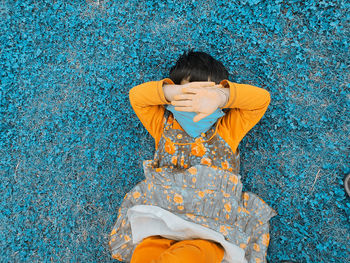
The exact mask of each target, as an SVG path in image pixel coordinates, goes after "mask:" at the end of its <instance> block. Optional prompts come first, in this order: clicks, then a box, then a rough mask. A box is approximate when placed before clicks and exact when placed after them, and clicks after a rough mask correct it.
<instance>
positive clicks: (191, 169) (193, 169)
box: [188, 166, 197, 175]
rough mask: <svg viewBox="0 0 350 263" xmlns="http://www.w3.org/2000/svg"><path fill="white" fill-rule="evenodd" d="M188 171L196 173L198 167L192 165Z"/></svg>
mask: <svg viewBox="0 0 350 263" xmlns="http://www.w3.org/2000/svg"><path fill="white" fill-rule="evenodd" d="M188 171H189V172H190V174H192V175H195V174H197V168H196V167H193V166H192V167H191V168H189V169H188Z"/></svg>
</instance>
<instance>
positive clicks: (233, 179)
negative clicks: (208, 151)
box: [229, 174, 238, 184]
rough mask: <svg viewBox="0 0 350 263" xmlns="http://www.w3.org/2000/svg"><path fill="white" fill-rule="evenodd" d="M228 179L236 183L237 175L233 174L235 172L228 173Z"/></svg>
mask: <svg viewBox="0 0 350 263" xmlns="http://www.w3.org/2000/svg"><path fill="white" fill-rule="evenodd" d="M229 180H230V181H231V182H232V183H234V184H237V183H238V177H237V175H235V174H233V175H230V177H229Z"/></svg>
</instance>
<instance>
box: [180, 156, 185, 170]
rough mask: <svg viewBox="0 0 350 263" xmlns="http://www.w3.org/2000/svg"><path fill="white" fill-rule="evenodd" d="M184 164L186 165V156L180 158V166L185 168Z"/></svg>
mask: <svg viewBox="0 0 350 263" xmlns="http://www.w3.org/2000/svg"><path fill="white" fill-rule="evenodd" d="M184 163H185V156H183V155H182V156H181V158H180V165H181V166H182V167H183V166H184Z"/></svg>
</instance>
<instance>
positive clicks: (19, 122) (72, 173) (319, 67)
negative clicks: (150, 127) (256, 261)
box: [0, 0, 350, 263]
mask: <svg viewBox="0 0 350 263" xmlns="http://www.w3.org/2000/svg"><path fill="white" fill-rule="evenodd" d="M47 2H48V1H47ZM50 2H51V1H50ZM52 2H55V3H54V4H51V3H45V1H37V0H36V1H34V0H33V1H26V2H24V1H16V2H15V1H6V0H5V1H2V2H1V4H0V15H1V17H0V18H1V19H0V30H1V36H0V43H1V46H0V67H1V68H0V69H1V71H0V77H1V79H0V84H1V91H0V92H1V93H0V114H1V115H0V117H1V124H0V125H1V126H0V131H1V141H0V143H1V144H0V153H1V158H0V165H1V169H0V172H1V174H0V180H1V192H0V194H1V207H0V209H1V215H0V218H1V221H0V226H1V239H0V240H1V241H0V242H1V244H0V247H1V251H0V252H1V256H0V257H1V258H0V261H1V262H22V261H23V262H51V261H53V262H112V261H113V260H112V259H111V257H110V254H109V251H108V244H107V241H108V234H109V233H110V231H111V228H112V226H113V224H114V222H115V220H116V218H117V214H116V212H117V209H118V206H119V205H120V203H121V200H122V198H123V197H124V195H125V193H127V192H128V191H129V190H130V189H131V188H132V187H133V186H134V185H135V184H136V183H137V182H139V181H141V180H142V179H143V172H142V169H141V164H142V160H144V159H148V158H152V154H153V148H154V145H153V140H152V138H151V137H150V135H149V134H148V133H147V132H146V130H145V129H144V128H143V126H142V125H141V123H140V122H139V121H138V119H137V118H136V116H135V114H134V113H133V111H132V108H131V106H130V104H129V101H128V91H129V90H130V89H131V88H132V87H133V86H135V85H137V84H140V83H142V82H145V81H150V80H159V79H162V78H163V77H167V73H168V70H169V68H170V66H172V65H173V64H174V62H175V60H176V59H177V57H178V56H179V55H180V54H182V52H183V51H184V50H186V49H188V48H195V50H198V51H206V52H208V53H210V54H212V55H213V56H214V57H215V58H217V59H219V60H221V61H222V62H223V63H224V65H225V66H226V67H227V68H228V69H229V70H230V72H231V73H232V77H231V80H233V81H236V82H241V83H248V84H253V85H256V86H260V87H263V88H266V89H267V90H269V91H270V93H271V97H272V102H271V105H270V107H269V109H268V111H267V112H266V115H265V116H264V118H263V119H262V121H261V122H260V123H259V125H257V126H256V127H255V128H254V129H253V130H252V131H251V132H249V134H248V135H247V137H246V138H244V140H243V141H242V142H241V144H240V150H241V153H242V169H241V175H242V177H243V183H244V187H245V189H244V190H248V191H252V192H255V193H257V194H259V195H260V196H261V198H263V199H264V200H265V201H266V202H267V203H268V204H270V205H271V206H272V207H273V208H275V209H276V210H277V211H278V212H279V216H276V217H274V218H273V219H272V220H271V242H270V246H269V251H268V260H269V261H270V262H279V260H282V259H294V260H297V261H299V262H326V263H328V262H337V263H341V262H344V263H345V262H349V261H350V245H349V238H350V226H349V225H350V224H349V216H350V212H349V210H350V201H349V200H350V199H349V198H348V197H347V196H346V195H345V192H344V190H343V185H342V178H343V176H344V175H345V174H346V173H348V172H350V166H349V156H348V155H349V148H350V145H349V126H350V125H349V124H350V123H349V106H350V105H349V101H350V93H349V84H348V83H349V68H348V65H349V59H348V58H349V53H348V48H349V42H348V41H349V40H348V39H349V23H348V22H349V21H348V20H347V16H348V14H349V11H350V10H349V4H346V3H345V1H316V0H314V1H309V2H308V1H306V2H308V3H306V2H305V1H296V0H295V1H281V0H275V1H274V2H273V1H259V0H255V1H254V0H244V1H243V0H241V1H213V0H207V1H203V2H197V1H137V0H130V1H127V0H125V1H120V2H119V1H114V2H113V1H97V0H96V1H91V0H90V1H87V2H85V1H67V2H69V3H65V2H66V1H52ZM234 2H236V3H234Z"/></svg>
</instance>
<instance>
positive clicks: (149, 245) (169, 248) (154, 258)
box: [130, 236, 224, 263]
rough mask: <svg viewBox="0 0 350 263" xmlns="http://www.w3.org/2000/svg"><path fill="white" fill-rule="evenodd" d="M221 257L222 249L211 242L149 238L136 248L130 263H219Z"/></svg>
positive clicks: (222, 255)
mask: <svg viewBox="0 0 350 263" xmlns="http://www.w3.org/2000/svg"><path fill="white" fill-rule="evenodd" d="M223 257H224V249H223V247H222V246H221V245H220V244H218V243H216V242H213V241H209V240H204V239H193V240H182V241H176V240H171V239H167V238H163V237H161V236H151V237H147V238H145V239H143V240H142V241H141V243H140V244H138V245H137V246H136V248H135V250H134V253H133V255H132V258H131V262H130V263H179V262H181V263H192V262H193V263H194V262H195V263H220V262H221V261H222V259H223Z"/></svg>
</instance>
